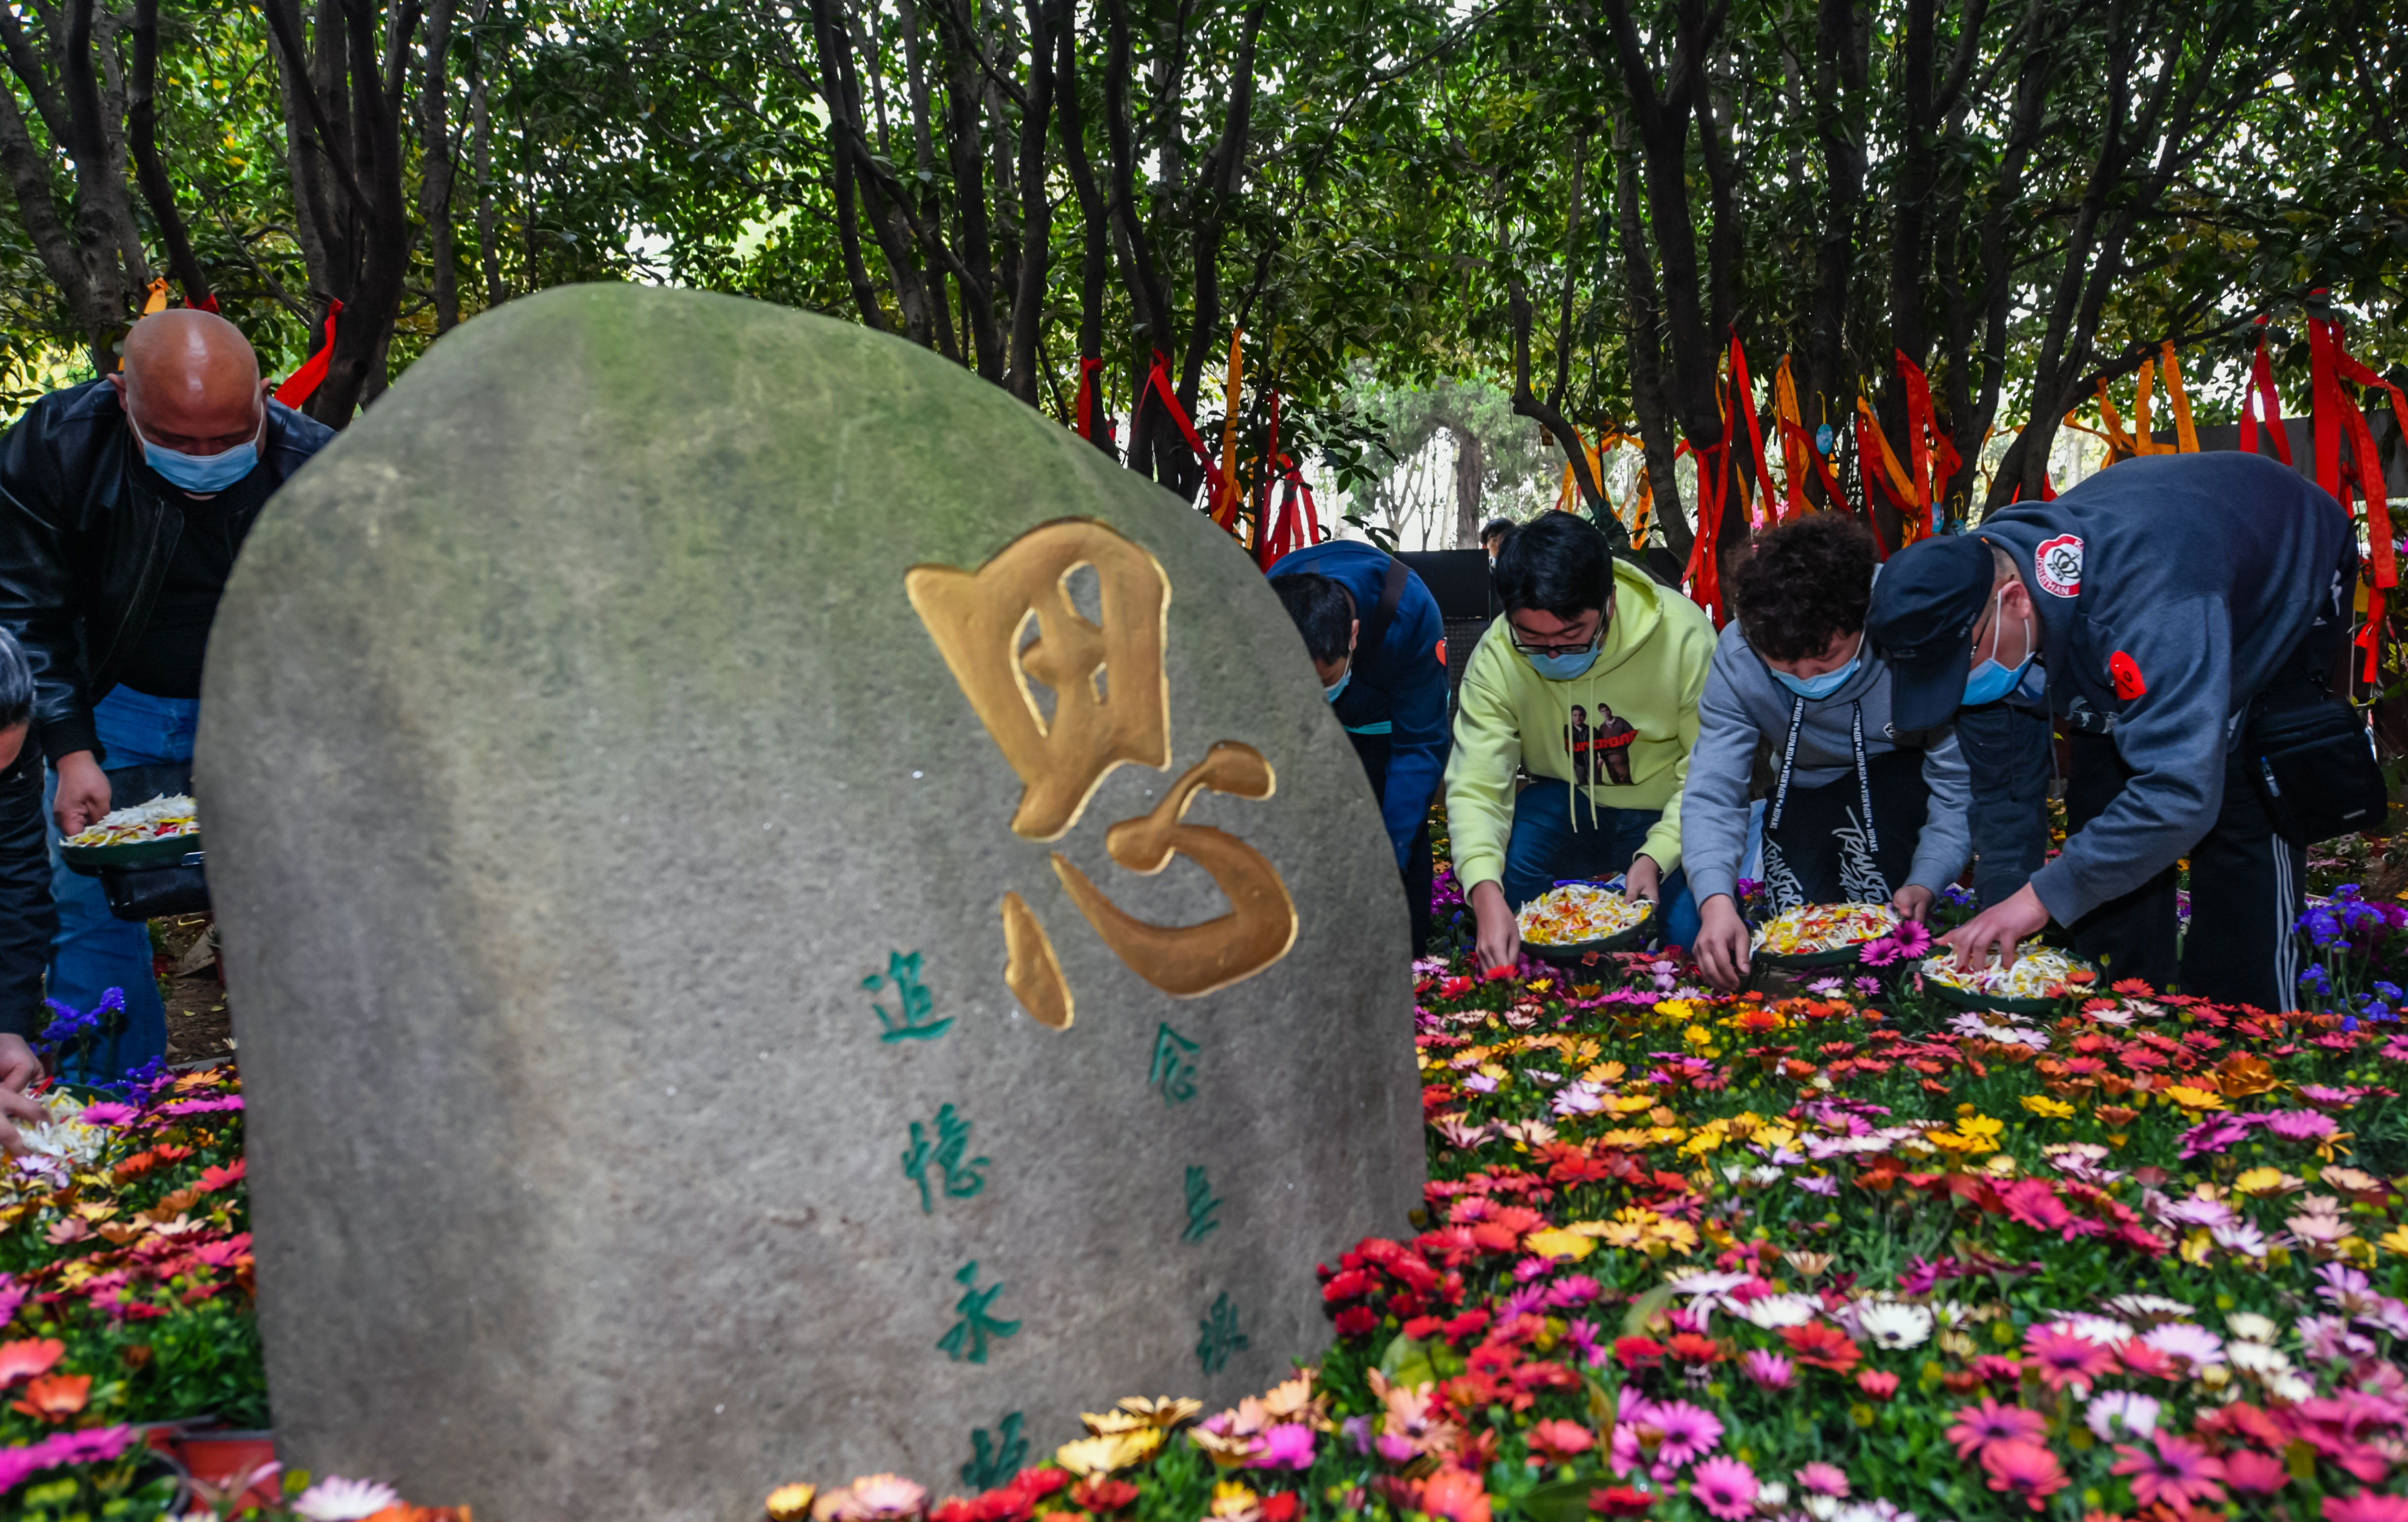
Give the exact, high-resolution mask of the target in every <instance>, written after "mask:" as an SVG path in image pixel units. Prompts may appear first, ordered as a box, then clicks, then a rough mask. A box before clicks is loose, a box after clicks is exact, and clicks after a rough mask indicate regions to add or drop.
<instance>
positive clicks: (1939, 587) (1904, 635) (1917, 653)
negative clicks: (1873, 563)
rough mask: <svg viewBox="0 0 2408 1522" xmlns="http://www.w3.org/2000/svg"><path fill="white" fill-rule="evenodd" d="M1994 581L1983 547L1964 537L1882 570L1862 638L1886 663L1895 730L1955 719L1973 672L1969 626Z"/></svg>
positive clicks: (1910, 553) (1950, 537) (1923, 544)
mask: <svg viewBox="0 0 2408 1522" xmlns="http://www.w3.org/2000/svg"><path fill="white" fill-rule="evenodd" d="M1995 581H1996V578H1995V577H1994V576H1993V575H1992V574H1991V564H1990V546H1989V542H1988V541H1987V540H1985V539H1982V538H1976V537H1974V536H1973V535H1971V534H1947V535H1942V536H1941V537H1939V538H1928V539H1921V540H1918V541H1917V542H1915V543H1914V544H1910V545H1908V546H1907V547H1906V548H1905V549H1903V550H1900V551H1899V553H1896V554H1894V555H1892V556H1890V557H1889V563H1888V564H1887V565H1885V566H1884V567H1882V568H1881V575H1880V576H1879V577H1878V578H1876V579H1875V581H1874V582H1873V604H1872V607H1871V610H1869V611H1867V613H1866V614H1865V636H1866V638H1867V639H1871V640H1872V642H1873V643H1874V644H1875V645H1877V646H1879V647H1880V649H1881V653H1882V655H1883V657H1884V658H1885V659H1886V660H1887V661H1888V662H1889V668H1890V672H1891V682H1892V685H1891V688H1890V698H1889V706H1890V720H1891V722H1892V723H1894V724H1896V725H1898V727H1899V728H1900V729H1933V728H1937V727H1938V726H1940V725H1943V724H1946V723H1947V722H1948V721H1949V719H1950V718H1952V717H1953V716H1954V715H1955V714H1956V712H1957V704H1958V703H1959V702H1961V701H1962V700H1963V699H1964V696H1965V678H1966V677H1967V675H1969V674H1970V673H1971V669H1972V664H1973V623H1974V620H1976V619H1978V618H1980V617H1981V616H1982V609H1983V608H1984V607H1985V605H1986V604H1987V603H1988V602H1989V600H1990V588H1991V586H1992V585H1993V584H1994V583H1995Z"/></svg>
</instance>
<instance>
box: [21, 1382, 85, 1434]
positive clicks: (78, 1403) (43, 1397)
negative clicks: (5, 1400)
mask: <svg viewBox="0 0 2408 1522" xmlns="http://www.w3.org/2000/svg"><path fill="white" fill-rule="evenodd" d="M91 1394H92V1376H91V1375H90V1374H44V1375H43V1376H42V1377H41V1378H39V1379H36V1380H35V1381H34V1382H33V1383H32V1384H30V1385H28V1386H25V1399H23V1400H12V1401H10V1402H9V1405H10V1407H11V1408H12V1409H14V1410H17V1411H22V1412H23V1413H24V1414H26V1415H28V1416H35V1417H38V1418H40V1419H41V1420H43V1421H46V1422H63V1421H65V1420H66V1419H67V1418H68V1417H70V1416H72V1415H74V1414H76V1413H77V1412H79V1411H81V1410H82V1409H83V1403H84V1400H85V1399H86V1398H87V1397H89V1396H90V1395H91Z"/></svg>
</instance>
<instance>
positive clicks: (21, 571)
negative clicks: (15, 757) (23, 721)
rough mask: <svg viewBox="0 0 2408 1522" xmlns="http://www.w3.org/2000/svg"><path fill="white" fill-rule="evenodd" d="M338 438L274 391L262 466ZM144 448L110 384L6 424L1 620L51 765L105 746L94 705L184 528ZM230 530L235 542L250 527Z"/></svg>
mask: <svg viewBox="0 0 2408 1522" xmlns="http://www.w3.org/2000/svg"><path fill="white" fill-rule="evenodd" d="M334 437H335V434H334V430H333V429H331V428H328V427H327V426H326V425H325V424H322V423H318V422H316V421H314V420H312V419H309V418H306V417H303V416H302V415H301V414H300V413H298V412H295V411H294V410H293V409H291V408H288V407H285V406H283V405H282V404H281V403H279V402H274V401H271V402H269V403H268V404H267V430H266V435H265V438H263V439H262V440H261V441H260V461H259V466H258V468H259V469H260V470H262V471H265V472H266V473H267V478H268V480H269V481H271V482H273V483H274V484H276V485H281V484H282V483H283V482H284V481H286V480H287V479H288V478H290V477H291V476H292V474H293V473H294V471H296V470H298V469H300V468H301V466H302V464H303V462H304V461H306V460H308V458H309V456H310V455H312V454H315V453H316V452H318V451H319V450H321V449H322V448H324V447H325V445H326V443H327V441H328V440H330V439H332V438H334ZM140 450H141V446H140V445H139V444H137V443H136V441H135V439H134V433H133V430H132V429H131V428H129V427H128V426H127V425H126V421H125V410H124V409H123V408H122V407H121V406H119V405H118V400H117V393H116V390H115V388H113V387H111V386H110V385H109V383H108V381H107V380H94V381H93V382H92V383H91V384H89V385H82V386H75V387H72V388H70V389H68V390H65V391H59V392H53V393H51V394H50V395H48V396H45V397H43V398H42V399H41V400H40V401H38V402H36V403H35V404H34V405H33V406H32V407H31V408H30V409H27V411H26V413H25V415H24V416H23V417H22V418H21V419H19V420H18V422H17V424H16V425H15V426H14V427H12V428H10V429H9V430H8V431H7V433H6V434H0V624H6V625H7V626H8V627H9V628H10V629H12V630H13V631H15V633H16V636H17V639H18V642H19V643H20V644H22V646H24V650H25V658H26V660H27V661H28V662H29V663H30V664H31V665H32V666H33V668H34V732H35V735H36V737H38V739H40V742H41V750H42V754H43V755H44V756H46V757H48V758H49V759H50V760H51V761H53V762H55V761H56V760H57V759H58V758H59V757H60V756H63V755H67V754H73V753H74V752H77V751H89V750H93V749H94V748H95V745H96V741H95V739H94V738H93V722H92V705H93V703H94V702H96V701H98V700H99V699H100V698H101V697H102V696H106V695H107V693H108V690H109V689H110V688H111V687H113V686H115V685H116V684H117V672H118V670H119V668H120V667H121V666H122V663H123V662H124V659H125V657H126V655H127V653H128V652H130V651H131V650H132V649H133V647H134V643H135V641H136V640H137V639H140V638H141V634H142V630H143V627H144V625H146V624H148V622H149V621H150V607H151V604H152V603H153V602H154V601H155V600H156V599H157V597H158V596H159V585H160V582H162V581H163V580H164V579H165V576H166V574H167V562H168V559H169V557H170V556H172V555H173V554H174V553H176V540H177V538H178V537H179V536H180V535H181V534H182V532H183V514H182V513H180V512H178V511H174V510H171V505H170V504H169V503H168V502H166V501H165V500H163V499H162V497H161V495H160V493H161V491H162V489H163V488H162V483H161V482H160V481H159V479H158V478H157V477H156V476H154V475H153V474H151V472H150V470H149V468H148V467H144V466H143V465H142V463H141V456H140ZM231 527H232V528H233V530H234V533H235V535H236V539H237V542H239V539H240V537H241V535H242V534H244V533H245V532H247V531H248V530H249V529H250V527H251V524H250V523H248V522H244V523H241V524H233V525H231ZM29 748H30V747H29Z"/></svg>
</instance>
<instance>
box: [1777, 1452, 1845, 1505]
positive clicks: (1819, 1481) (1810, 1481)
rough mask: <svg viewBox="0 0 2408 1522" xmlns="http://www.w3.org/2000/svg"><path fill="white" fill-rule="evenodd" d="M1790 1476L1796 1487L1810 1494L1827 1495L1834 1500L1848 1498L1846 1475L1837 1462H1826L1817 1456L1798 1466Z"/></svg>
mask: <svg viewBox="0 0 2408 1522" xmlns="http://www.w3.org/2000/svg"><path fill="white" fill-rule="evenodd" d="M1791 1477H1792V1478H1793V1479H1795V1480H1796V1481H1797V1482H1798V1488H1799V1489H1800V1490H1803V1491H1805V1492H1806V1493H1807V1494H1808V1495H1810V1496H1829V1497H1831V1498H1832V1499H1834V1500H1847V1498H1848V1476H1847V1473H1846V1472H1844V1471H1843V1470H1842V1469H1841V1468H1840V1466H1839V1465H1837V1464H1826V1463H1825V1462H1823V1461H1822V1460H1821V1459H1819V1458H1817V1459H1815V1460H1814V1461H1813V1462H1812V1463H1810V1464H1802V1465H1800V1466H1799V1469H1798V1472H1797V1473H1796V1474H1795V1475H1793V1476H1791Z"/></svg>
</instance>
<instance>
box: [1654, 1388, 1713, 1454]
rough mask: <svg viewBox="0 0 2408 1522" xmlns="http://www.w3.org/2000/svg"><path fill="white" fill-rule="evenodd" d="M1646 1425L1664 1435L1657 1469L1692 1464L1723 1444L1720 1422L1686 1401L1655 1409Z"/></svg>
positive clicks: (1662, 1404) (1669, 1401)
mask: <svg viewBox="0 0 2408 1522" xmlns="http://www.w3.org/2000/svg"><path fill="white" fill-rule="evenodd" d="M1648 1425H1649V1426H1651V1427H1653V1428H1655V1429H1656V1430H1657V1431H1659V1432H1662V1433H1663V1434H1664V1441H1663V1443H1662V1445H1661V1446H1659V1447H1658V1448H1657V1449H1656V1463H1657V1465H1658V1466H1668V1465H1669V1466H1670V1468H1672V1469H1679V1468H1681V1467H1682V1466H1683V1465H1684V1464H1689V1463H1693V1462H1695V1461H1696V1460H1698V1459H1699V1458H1702V1457H1705V1456H1706V1455H1707V1454H1710V1453H1712V1452H1713V1451H1714V1449H1715V1448H1716V1447H1717V1446H1718V1445H1720V1443H1722V1440H1723V1424H1722V1422H1721V1421H1720V1420H1719V1419H1717V1418H1716V1417H1715V1416H1714V1414H1713V1413H1712V1412H1709V1411H1707V1410H1705V1409H1704V1408H1703V1407H1701V1406H1693V1405H1691V1404H1690V1403H1689V1402H1687V1401H1686V1400H1667V1401H1664V1402H1663V1403H1661V1404H1660V1405H1658V1406H1656V1410H1655V1413H1654V1415H1653V1418H1652V1419H1651V1420H1650V1421H1649V1423H1648Z"/></svg>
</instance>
